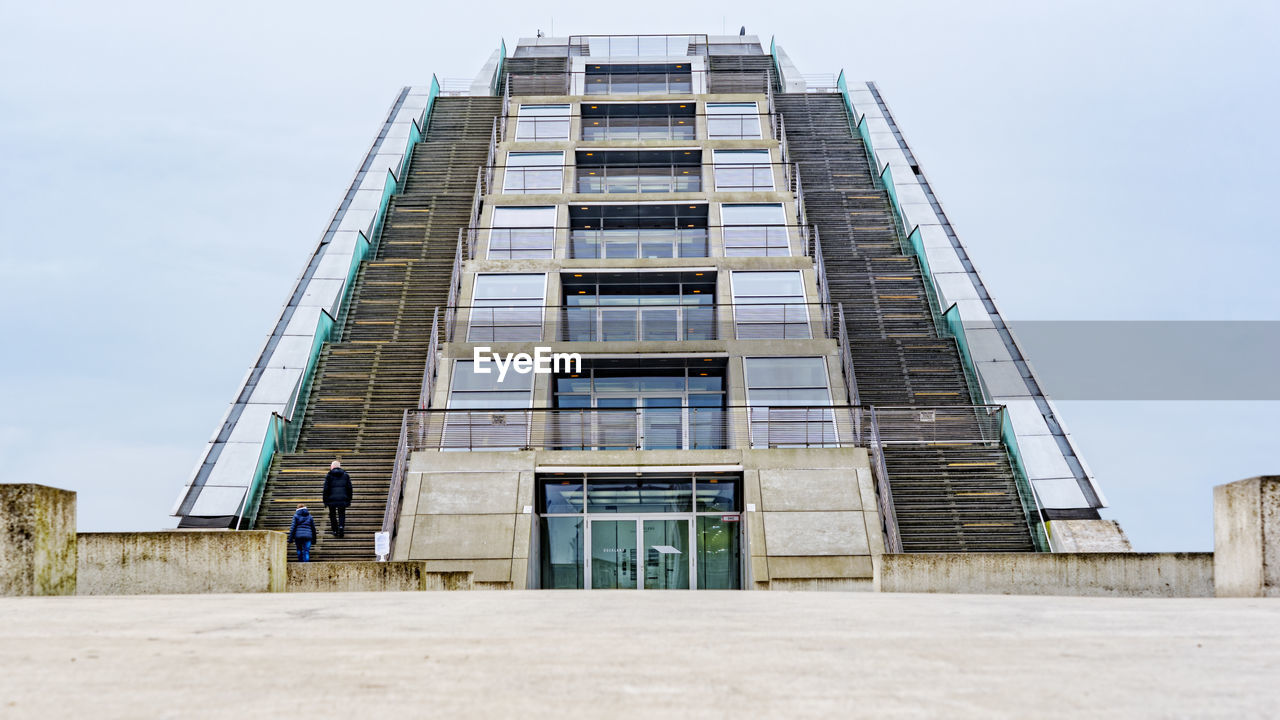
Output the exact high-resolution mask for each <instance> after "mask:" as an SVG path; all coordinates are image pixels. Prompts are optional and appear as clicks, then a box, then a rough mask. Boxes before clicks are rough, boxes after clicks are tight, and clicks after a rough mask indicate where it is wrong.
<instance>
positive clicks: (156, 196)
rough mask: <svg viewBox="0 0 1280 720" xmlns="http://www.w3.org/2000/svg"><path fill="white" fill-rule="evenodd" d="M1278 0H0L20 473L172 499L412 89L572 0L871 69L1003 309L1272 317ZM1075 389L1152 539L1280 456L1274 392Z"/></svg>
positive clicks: (581, 14) (815, 67)
mask: <svg viewBox="0 0 1280 720" xmlns="http://www.w3.org/2000/svg"><path fill="white" fill-rule="evenodd" d="M442 6H444V7H443V8H442ZM552 7H555V8H556V9H555V10H551V9H550V8H552ZM1277 7H1278V5H1277V4H1276V3H1273V2H1262V1H1260V2H1255V3H1232V2H1214V3H1208V2H1194V3H1192V2H1167V1H1166V2H1115V1H1114V0H1110V1H1108V2H1063V3H1027V2H1008V3H982V2H965V3H956V2H938V3H921V2H885V1H883V0H881V1H879V2H874V3H866V2H838V3H837V2H832V3H803V2H788V3H778V2H733V3H727V2H700V3H679V4H676V3H657V4H655V3H612V4H609V3H530V2H522V3H509V2H486V3H478V4H476V3H434V2H421V1H419V2H404V3H387V2H364V3H350V2H344V3H331V2H307V3H292V4H290V3H284V2H273V3H262V2H217V3H212V2H182V3H175V2H113V3H102V2H22V3H19V2H14V0H0V32H2V33H3V38H4V40H3V44H0V67H2V68H3V70H2V71H0V210H2V212H0V237H2V238H3V239H2V241H0V287H2V288H3V296H4V298H5V299H6V304H7V307H8V312H6V313H4V314H3V315H2V316H0V339H2V341H3V351H2V352H0V403H3V405H2V408H3V411H4V412H3V415H0V461H2V462H3V465H0V472H2V473H3V475H2V476H0V482H41V483H45V484H49V485H55V486H59V487H64V488H69V489H73V490H76V491H77V492H78V493H79V501H80V502H79V523H80V528H81V529H82V530H132V529H155V528H160V527H164V526H168V525H170V524H171V523H172V522H173V520H172V519H171V518H169V517H168V513H169V510H170V507H171V505H172V503H173V501H174V499H175V498H176V496H177V493H178V491H179V490H180V489H181V487H182V486H183V484H184V483H185V481H186V479H187V477H188V476H189V474H190V473H191V471H192V468H193V466H194V465H195V464H196V462H197V461H198V459H199V456H200V453H201V450H202V449H203V445H204V443H205V442H206V441H207V440H208V439H209V437H210V435H211V434H212V433H213V432H214V430H215V427H216V425H217V424H218V421H219V420H220V418H221V417H222V415H223V413H224V412H225V410H226V407H227V404H228V402H229V401H230V400H231V399H232V396H233V394H234V393H235V391H236V390H237V388H238V387H239V384H240V382H241V380H242V379H243V376H244V374H245V372H246V370H247V369H248V367H249V365H250V363H251V362H252V361H253V359H254V358H255V357H256V353H257V351H258V350H259V348H260V346H261V344H262V342H263V339H264V338H265V336H266V334H267V332H268V330H269V329H270V328H271V326H272V325H273V323H274V320H275V318H276V317H277V315H278V313H279V311H280V307H281V305H282V303H283V301H284V299H285V297H286V295H287V294H288V292H289V290H290V288H291V286H292V283H293V282H294V280H295V279H296V277H297V275H298V273H299V271H300V270H301V269H302V266H303V264H304V263H305V261H306V259H307V258H308V256H309V254H310V251H311V248H312V247H313V246H314V244H315V243H316V241H317V240H318V239H319V237H320V234H321V231H322V230H323V228H324V227H325V225H326V224H327V222H328V220H329V217H330V215H331V214H332V212H333V210H334V207H335V206H336V204H337V202H338V201H339V199H340V198H341V196H342V193H343V192H344V190H345V189H346V186H347V184H348V183H349V181H350V179H351V176H352V173H353V172H354V170H355V168H356V166H357V165H358V163H359V162H360V161H361V159H362V157H363V154H364V152H365V150H366V149H367V148H368V146H369V143H370V142H371V140H372V139H373V137H374V135H375V134H376V132H377V130H378V128H379V126H380V124H381V122H382V120H383V118H384V116H385V114H386V111H387V109H388V107H389V106H390V104H391V102H392V101H393V100H394V98H395V94H396V92H397V91H398V89H399V88H400V87H401V86H403V85H416V84H424V85H425V84H427V83H428V82H429V81H430V78H431V74H432V73H433V72H434V73H436V74H437V75H439V76H440V77H441V78H446V77H448V78H455V77H457V78H464V77H470V76H472V75H474V74H475V72H476V71H477V70H478V69H479V67H480V65H481V64H482V63H483V62H484V61H485V59H486V58H487V57H488V55H489V53H490V52H491V51H492V50H493V48H495V47H496V46H497V44H498V41H499V39H500V38H503V37H505V38H506V39H507V43H508V45H509V46H514V45H515V41H516V39H517V38H519V37H521V36H531V35H533V34H534V33H535V31H537V30H538V29H542V30H544V31H547V32H548V33H550V32H551V31H552V25H553V23H554V31H555V33H556V34H559V35H567V34H571V33H575V34H580V33H599V34H605V33H664V32H665V33H675V32H706V33H712V34H715V33H719V32H720V31H721V29H722V28H725V29H727V30H728V31H729V32H730V33H734V32H736V31H737V29H738V27H739V26H741V25H746V27H747V30H748V31H749V32H752V33H757V34H759V35H760V36H761V38H762V39H764V40H765V42H767V41H768V38H769V37H770V35H776V36H777V39H778V42H779V44H781V45H783V46H784V47H785V48H786V49H787V51H788V53H789V54H790V55H791V57H792V59H793V60H794V61H795V63H796V64H797V65H798V66H799V67H800V69H801V72H803V73H815V74H816V73H835V72H838V71H839V70H840V69H841V68H844V69H845V70H846V71H847V73H848V75H849V76H850V77H851V78H853V79H866V80H875V81H877V82H878V83H879V86H880V89H881V91H882V93H883V95H884V97H885V99H886V101H887V102H888V103H889V105H890V107H891V108H892V109H893V111H894V114H895V117H896V119H897V122H898V124H899V127H900V128H901V130H902V131H903V133H904V135H905V137H906V139H907V141H908V142H909V143H910V144H911V146H912V148H913V150H914V151H915V154H916V157H917V158H918V160H919V161H920V163H921V164H922V166H923V168H924V170H925V172H926V173H927V174H928V176H929V179H930V181H931V183H932V185H933V187H934V190H935V191H936V192H937V193H938V195H939V197H940V199H941V200H942V202H943V204H944V205H945V207H946V209H947V212H948V214H949V216H950V218H951V220H952V222H953V223H954V225H955V226H956V229H957V231H958V232H959V235H960V237H961V239H962V240H963V241H964V242H965V244H966V245H967V247H968V249H969V252H970V255H971V257H972V258H973V260H974V262H975V264H976V265H977V267H978V269H979V270H980V271H981V272H982V275H983V279H984V280H985V282H986V285H987V287H988V289H989V290H990V291H991V293H992V295H993V296H994V297H995V298H996V299H997V301H998V302H999V303H1000V307H1001V309H1002V311H1003V312H1004V313H1005V315H1006V316H1007V318H1008V319H1009V320H1014V321H1034V320H1107V319H1124V320H1280V283H1277V282H1276V281H1275V273H1276V267H1277V260H1278V259H1280V251H1278V250H1277V243H1276V238H1277V225H1280V222H1278V221H1277V219H1276V213H1275V212H1274V210H1273V208H1274V207H1275V200H1274V197H1273V196H1274V194H1275V192H1276V190H1277V184H1278V183H1277V180H1276V172H1275V171H1276V166H1277V160H1280V157H1278V156H1280V140H1278V139H1277V135H1278V133H1277V132H1276V127H1275V117H1276V115H1277V111H1278V110H1280V108H1278V107H1277V105H1278V102H1280V101H1278V100H1277V98H1278V97H1280V95H1278V93H1277V90H1278V89H1280V87H1278V85H1280V84H1278V83H1277V68H1278V67H1280V51H1278V50H1277V48H1278V47H1280V32H1278V29H1280V11H1278V10H1277ZM677 9H678V11H679V14H677ZM784 11H786V14H784ZM1098 351H1099V352H1103V351H1105V348H1099V349H1098ZM1030 354H1031V357H1032V360H1033V362H1034V361H1035V355H1034V349H1032V352H1031V353H1030ZM1170 362H1176V358H1171V359H1170ZM1059 409H1060V410H1061V411H1062V414H1063V417H1064V419H1065V420H1066V422H1067V424H1068V426H1069V428H1070V429H1071V431H1072V432H1073V433H1074V435H1075V437H1076V439H1077V441H1078V444H1079V446H1080V448H1081V450H1082V452H1083V454H1084V455H1085V457H1086V459H1087V461H1088V462H1089V463H1090V465H1091V466H1092V468H1093V470H1094V472H1095V473H1096V475H1097V477H1098V479H1099V481H1100V483H1101V484H1102V487H1103V489H1104V491H1105V492H1106V493H1107V495H1108V498H1109V500H1110V501H1111V505H1112V508H1111V509H1110V510H1108V511H1106V514H1107V516H1108V517H1113V518H1116V519H1118V520H1120V522H1121V523H1122V525H1123V526H1124V527H1125V528H1126V530H1127V531H1128V532H1129V534H1130V537H1131V538H1132V539H1133V541H1134V543H1135V545H1136V546H1137V547H1138V549H1141V550H1208V549H1210V548H1211V546H1212V510H1211V488H1212V486H1213V485H1215V484H1218V483H1222V482H1227V481H1231V480H1236V479H1239V478H1243V477H1248V476H1251V475H1257V474H1263V473H1276V472H1280V459H1278V458H1277V450H1278V449H1280V440H1278V439H1277V430H1280V422H1278V421H1277V420H1276V418H1275V414H1276V412H1277V411H1278V410H1280V403H1276V402H1212V401H1201V402H1178V401H1164V402H1105V401H1089V402H1083V401H1070V402H1061V403H1059Z"/></svg>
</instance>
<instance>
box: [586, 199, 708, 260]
mask: <svg viewBox="0 0 1280 720" xmlns="http://www.w3.org/2000/svg"><path fill="white" fill-rule="evenodd" d="M569 226H570V227H571V228H572V231H571V234H570V237H569V257H572V258H610V259H617V258H628V259H629V258H672V257H707V206H706V205H705V204H701V203H695V204H692V205H686V204H683V203H680V204H667V203H663V204H658V203H646V204H640V205H622V204H608V205H606V204H601V205H571V206H570V207H569Z"/></svg>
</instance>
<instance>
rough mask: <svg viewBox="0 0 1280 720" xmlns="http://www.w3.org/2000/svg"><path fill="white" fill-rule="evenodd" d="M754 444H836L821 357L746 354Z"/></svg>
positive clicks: (823, 363) (774, 445) (823, 360)
mask: <svg viewBox="0 0 1280 720" xmlns="http://www.w3.org/2000/svg"><path fill="white" fill-rule="evenodd" d="M743 368H744V371H745V373H746V380H747V404H748V405H750V406H751V407H750V408H749V409H748V411H747V412H748V413H750V424H751V445H752V447H815V446H818V447H821V446H824V445H831V446H833V445H837V444H838V441H839V436H838V435H837V433H836V425H835V415H834V413H833V412H832V411H831V410H830V409H829V408H828V406H829V405H830V404H831V391H830V389H829V386H828V384H827V363H826V360H825V359H824V358H821V357H754V358H743Z"/></svg>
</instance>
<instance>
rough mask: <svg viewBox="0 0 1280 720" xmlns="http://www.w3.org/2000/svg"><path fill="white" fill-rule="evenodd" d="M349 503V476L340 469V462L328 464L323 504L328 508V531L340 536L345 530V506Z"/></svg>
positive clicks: (335, 461)
mask: <svg viewBox="0 0 1280 720" xmlns="http://www.w3.org/2000/svg"><path fill="white" fill-rule="evenodd" d="M350 504H351V476H350V475H348V474H347V471H346V470H343V469H342V463H340V462H338V461H337V460H334V461H333V462H332V463H330V464H329V474H328V475H325V476H324V506H325V507H327V508H329V532H330V533H331V534H333V535H337V536H338V537H342V536H343V535H344V534H345V533H346V530H347V506H348V505H350Z"/></svg>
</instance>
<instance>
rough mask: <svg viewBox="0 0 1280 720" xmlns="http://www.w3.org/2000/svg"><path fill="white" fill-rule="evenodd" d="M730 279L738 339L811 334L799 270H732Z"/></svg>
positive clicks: (803, 337)
mask: <svg viewBox="0 0 1280 720" xmlns="http://www.w3.org/2000/svg"><path fill="white" fill-rule="evenodd" d="M732 283H733V322H734V327H735V330H736V332H737V337H738V339H739V340H755V339H764V338H775V339H808V338H810V337H812V336H813V335H812V333H811V332H810V330H809V306H808V305H806V304H805V295H804V282H803V280H802V279H801V276H800V271H799V270H782V271H776V272H734V273H733V274H732Z"/></svg>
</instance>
